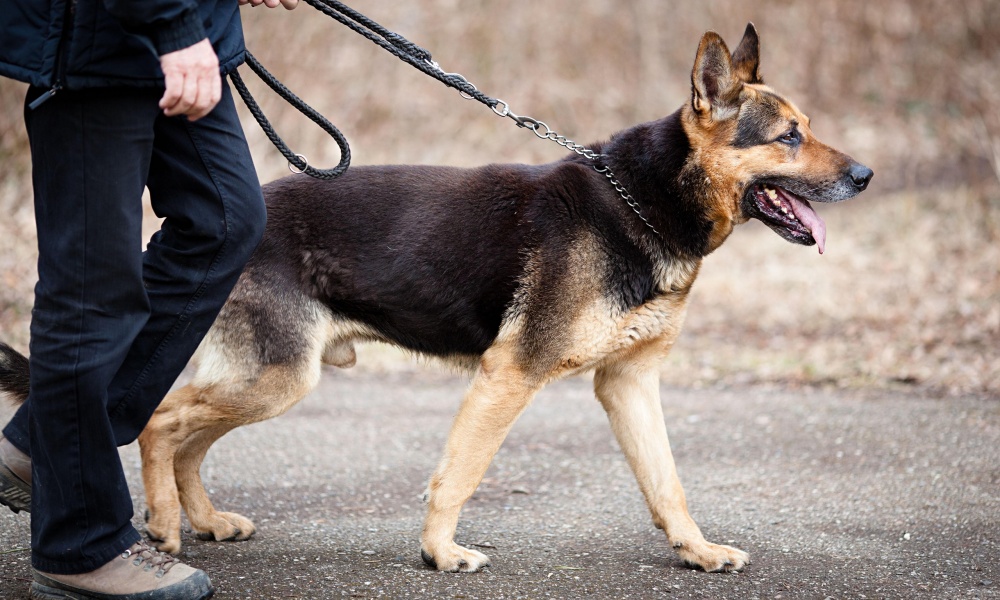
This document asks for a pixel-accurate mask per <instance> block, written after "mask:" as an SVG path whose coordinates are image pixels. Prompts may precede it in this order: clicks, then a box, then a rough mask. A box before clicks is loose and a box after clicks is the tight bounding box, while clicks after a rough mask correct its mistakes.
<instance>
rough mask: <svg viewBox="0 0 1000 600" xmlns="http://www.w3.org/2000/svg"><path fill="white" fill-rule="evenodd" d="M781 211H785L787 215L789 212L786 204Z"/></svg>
mask: <svg viewBox="0 0 1000 600" xmlns="http://www.w3.org/2000/svg"><path fill="white" fill-rule="evenodd" d="M781 212H783V213H785V214H786V215H787V214H788V209H787V208H785V207H784V206H782V207H781Z"/></svg>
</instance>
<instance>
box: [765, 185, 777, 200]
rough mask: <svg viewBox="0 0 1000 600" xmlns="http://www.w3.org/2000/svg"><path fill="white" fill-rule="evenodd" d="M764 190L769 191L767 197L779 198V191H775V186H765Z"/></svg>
mask: <svg viewBox="0 0 1000 600" xmlns="http://www.w3.org/2000/svg"><path fill="white" fill-rule="evenodd" d="M764 191H765V192H767V197H768V198H770V199H771V200H775V199H777V197H778V192H776V191H774V188H770V187H769V188H764Z"/></svg>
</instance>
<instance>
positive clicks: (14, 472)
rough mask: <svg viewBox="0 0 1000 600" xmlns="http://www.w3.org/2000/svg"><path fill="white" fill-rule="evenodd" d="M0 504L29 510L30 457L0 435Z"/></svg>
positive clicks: (16, 510) (17, 510)
mask: <svg viewBox="0 0 1000 600" xmlns="http://www.w3.org/2000/svg"><path fill="white" fill-rule="evenodd" d="M0 504H3V505H4V506H7V507H9V508H10V509H11V510H12V511H14V512H21V511H22V510H23V511H24V512H31V458H30V457H29V456H28V455H27V454H25V453H24V452H21V451H20V450H18V449H17V447H16V446H14V444H11V443H10V441H9V440H8V439H7V438H5V437H3V436H2V435H0Z"/></svg>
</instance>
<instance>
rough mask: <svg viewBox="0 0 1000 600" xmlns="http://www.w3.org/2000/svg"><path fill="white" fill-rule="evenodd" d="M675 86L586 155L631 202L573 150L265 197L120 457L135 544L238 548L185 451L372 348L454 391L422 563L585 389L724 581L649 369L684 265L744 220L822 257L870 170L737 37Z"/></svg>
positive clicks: (315, 184)
mask: <svg viewBox="0 0 1000 600" xmlns="http://www.w3.org/2000/svg"><path fill="white" fill-rule="evenodd" d="M691 83H692V93H691V100H690V102H688V103H686V104H684V105H683V106H682V107H681V108H680V109H679V110H677V111H676V112H674V113H673V114H671V115H670V116H668V117H665V118H663V119H661V120H658V121H654V122H651V123H643V124H640V125H636V126H634V127H632V128H630V129H627V130H625V131H622V132H620V133H618V134H616V135H614V136H613V137H612V138H611V140H610V141H608V142H603V143H597V144H593V145H592V146H590V149H592V150H593V151H595V152H597V153H599V155H600V156H599V158H598V159H597V161H596V162H597V163H599V164H600V167H599V168H601V169H604V168H609V169H610V170H611V172H612V173H614V177H615V178H616V179H617V180H618V181H619V182H620V184H621V187H623V188H624V189H626V190H627V191H628V192H629V193H630V194H631V200H632V202H631V203H630V202H628V201H627V200H628V199H626V198H625V195H624V194H623V193H621V192H620V190H616V188H615V186H613V185H611V184H609V181H608V179H607V177H606V176H605V175H604V174H602V172H599V171H598V170H597V168H596V167H595V161H593V160H590V159H588V158H585V157H583V156H580V155H578V154H571V155H570V156H567V157H566V158H564V159H563V160H560V161H557V162H554V163H550V164H546V165H541V166H528V165H489V166H485V167H480V168H474V169H459V168H449V167H427V166H370V167H353V168H351V169H350V170H348V171H347V172H346V174H344V175H343V176H342V177H340V178H339V179H336V180H333V181H318V180H315V179H311V178H309V177H302V176H291V177H287V178H284V179H281V180H278V181H275V182H273V183H271V184H268V185H267V186H265V188H264V191H265V196H266V198H267V200H268V223H267V230H266V233H265V235H264V239H263V241H262V242H261V245H260V247H259V248H258V249H257V251H256V253H255V254H254V255H253V257H252V258H251V259H250V261H249V263H248V264H247V267H246V270H245V271H244V273H243V275H242V278H241V279H240V281H239V283H238V284H237V286H236V288H235V289H234V291H233V293H232V295H231V296H230V298H229V301H228V302H227V303H226V305H225V307H224V308H223V309H222V312H221V314H220V315H219V318H218V320H217V321H216V323H215V324H214V325H213V327H212V329H211V330H210V331H209V332H208V334H207V337H206V338H205V340H204V341H203V343H202V345H201V347H200V348H199V350H198V353H197V355H196V360H197V363H198V368H197V371H196V372H195V374H194V376H193V380H192V381H191V382H190V383H189V384H187V385H185V386H183V387H181V388H179V389H176V390H175V391H173V392H171V393H170V394H169V395H168V396H167V397H166V399H164V401H163V403H162V404H161V406H160V407H159V409H158V410H157V411H156V413H155V414H154V415H153V417H152V419H151V420H150V422H149V424H148V426H147V427H146V429H145V430H144V432H143V433H142V435H141V436H140V438H139V444H140V448H141V453H142V474H143V480H144V483H145V488H146V499H147V503H148V506H149V513H148V520H147V530H148V534H149V536H150V537H151V538H152V539H153V540H155V541H156V542H157V543H158V546H159V548H160V549H161V550H164V551H168V552H174V553H176V552H178V551H179V550H180V547H181V540H180V525H181V508H182V507H183V508H184V510H185V511H186V512H187V515H188V517H189V519H190V522H191V526H192V527H193V529H194V530H195V532H196V533H197V534H199V536H200V537H202V538H206V539H210V538H214V539H216V540H243V539H247V538H249V537H250V536H251V535H252V534H253V533H254V525H253V523H252V522H251V521H250V520H249V519H247V518H245V517H243V516H240V515H237V514H234V513H227V512H219V511H217V510H215V508H214V507H213V506H212V503H211V502H210V501H209V499H208V496H207V495H206V492H205V488H204V486H203V484H202V482H201V477H200V474H199V469H200V466H201V463H202V460H203V459H204V457H205V453H206V452H207V451H208V449H209V447H210V446H211V445H212V444H213V443H214V442H215V441H216V440H218V439H219V438H220V437H221V436H222V435H224V434H225V433H226V432H228V431H230V430H231V429H233V428H235V427H238V426H240V425H246V424H249V423H254V422H258V421H262V420H264V419H270V418H272V417H276V416H278V415H280V414H282V413H284V412H285V411H287V410H288V409H289V408H291V407H292V406H293V405H294V404H296V403H297V402H298V401H299V400H300V399H301V398H302V397H303V396H305V395H306V394H307V393H308V392H309V391H310V390H312V389H313V388H314V387H315V386H316V384H317V382H318V381H319V379H320V367H321V365H322V364H324V363H325V364H329V365H335V366H338V367H350V366H352V365H353V364H354V363H355V351H354V344H355V343H356V342H371V341H378V342H386V343H389V344H394V345H396V346H399V347H402V348H404V349H406V350H409V351H412V352H414V353H418V354H421V355H428V356H431V357H437V358H442V359H446V360H449V361H453V362H457V363H459V364H462V365H464V366H467V367H469V368H470V369H471V370H472V371H473V372H474V375H473V379H472V383H471V385H470V387H469V389H468V392H467V393H466V395H465V398H464V400H463V401H462V403H461V407H460V409H459V411H458V413H457V415H456V417H455V420H454V423H453V424H452V427H451V432H450V434H449V435H448V440H447V444H446V446H445V449H444V456H443V458H442V459H441V462H440V464H439V466H438V467H437V470H436V471H435V472H434V473H433V475H432V476H431V479H430V483H429V486H428V489H427V496H426V498H427V503H428V511H427V517H426V521H425V523H424V527H423V533H422V535H421V554H422V556H423V559H424V561H426V563H427V564H428V565H431V566H432V567H435V568H437V569H440V570H443V571H476V570H478V569H480V568H481V567H483V566H484V565H486V564H488V562H489V559H488V558H487V557H486V556H485V555H484V554H482V553H480V552H477V551H475V550H471V549H469V548H463V547H462V546H459V545H458V544H456V543H455V541H454V534H455V528H456V524H457V521H458V516H459V511H461V509H462V506H463V505H464V504H465V502H466V501H467V500H468V499H469V497H470V496H471V495H472V494H473V492H474V491H475V489H476V487H477V486H478V485H479V482H480V481H481V479H482V477H483V474H484V473H485V471H486V469H487V467H488V466H489V464H490V461H491V460H492V458H493V455H494V454H495V453H496V451H497V449H498V448H499V447H500V445H501V443H502V442H503V440H504V437H505V436H506V435H507V433H508V431H510V428H511V426H512V425H513V424H514V421H515V420H516V419H517V417H518V416H519V415H520V414H521V412H522V411H524V409H525V408H526V407H527V406H528V404H529V403H530V402H531V399H532V398H533V397H534V395H535V394H536V392H538V390H539V389H540V388H541V387H542V386H544V385H545V384H546V383H548V382H550V381H553V380H555V379H558V378H560V377H564V376H566V375H570V374H574V373H580V372H584V371H590V370H592V371H594V372H595V375H594V389H595V392H596V395H597V398H598V400H599V401H600V402H601V404H602V406H603V407H604V409H605V410H606V411H607V413H608V417H609V419H610V422H611V428H612V430H613V431H614V433H615V435H616V436H617V439H618V442H619V444H620V446H621V448H622V451H623V452H624V453H625V456H626V457H627V459H628V463H629V465H630V466H631V468H632V470H633V471H634V473H635V476H636V478H637V479H638V483H639V487H640V488H641V490H642V493H643V494H644V495H645V498H646V502H647V504H648V506H649V509H650V511H651V512H652V517H653V523H654V524H655V525H656V527H658V528H660V529H662V530H663V531H664V532H665V533H666V536H667V540H668V543H669V544H670V546H671V547H672V548H673V549H674V550H675V551H676V552H677V554H678V555H679V556H680V558H681V559H683V560H684V561H685V562H686V563H688V564H689V565H691V566H694V567H699V568H701V569H704V570H705V571H736V570H739V569H742V568H743V567H744V566H745V565H746V564H747V563H748V561H749V556H748V555H747V554H746V553H745V552H743V551H741V550H738V549H736V548H733V547H730V546H723V545H717V544H712V543H709V542H708V541H706V540H705V538H704V537H703V536H702V534H701V531H700V530H699V529H698V526H697V525H696V524H695V523H694V521H693V520H692V519H691V517H690V516H689V515H688V511H687V506H686V502H685V498H684V491H683V489H682V488H681V484H680V481H679V480H678V478H677V472H676V470H675V468H674V461H673V458H672V456H671V453H670V445H669V442H668V440H667V431H666V428H665V426H664V418H663V413H662V409H661V406H660V395H659V375H658V368H659V365H660V362H661V360H662V359H663V358H664V356H665V355H666V354H667V352H668V351H669V350H670V348H671V346H672V345H673V343H674V340H676V339H677V335H678V334H679V332H680V330H681V325H682V323H683V321H684V315H685V311H686V308H687V299H688V293H689V291H690V290H691V285H692V284H693V283H694V280H695V277H696V275H697V274H698V269H699V267H700V265H701V261H702V258H703V257H705V256H706V255H708V254H709V253H711V252H712V251H714V250H715V249H716V248H718V247H719V245H720V244H722V242H723V241H724V240H725V239H726V238H727V237H728V236H729V234H730V233H731V232H732V230H733V227H734V226H735V225H737V224H740V223H744V222H746V221H747V220H749V219H751V218H756V219H759V220H761V221H763V222H764V223H765V224H766V225H767V226H768V227H770V228H771V229H773V230H774V231H775V232H776V233H777V234H778V235H780V236H781V237H783V238H785V239H786V240H788V241H790V242H794V243H796V244H802V245H806V246H808V245H812V244H817V245H818V246H819V250H820V252H822V251H823V246H824V242H825V237H826V230H825V226H824V224H823V221H822V220H821V219H820V217H819V216H817V214H816V213H815V212H814V211H813V209H812V208H811V207H810V204H809V203H810V202H839V201H841V200H847V199H848V198H851V197H853V196H855V195H857V194H858V193H859V192H861V191H862V190H864V189H865V187H867V185H868V182H869V181H870V179H871V177H872V171H871V170H870V169H868V168H867V167H865V166H863V165H861V164H859V163H857V162H855V161H854V160H853V159H851V158H850V157H848V156H846V155H844V154H842V153H841V152H838V151H836V150H834V149H833V148H830V147H829V146H826V145H824V144H822V143H821V142H820V141H819V140H817V139H816V137H815V136H814V135H813V134H812V131H811V130H810V128H809V118H808V117H806V116H805V115H804V114H803V113H802V112H800V111H799V109H798V108H796V107H795V105H794V104H792V103H791V102H789V101H788V100H786V99H785V98H783V97H782V96H780V95H779V94H778V93H776V92H775V91H774V90H772V89H771V88H770V87H768V86H766V85H765V84H764V82H763V81H762V79H761V76H760V71H759V42H758V37H757V31H756V30H755V28H754V27H753V25H752V24H750V25H748V26H747V29H746V32H745V34H744V36H743V39H742V41H741V42H740V44H739V45H738V46H737V47H736V50H735V52H733V53H732V54H730V51H729V49H728V48H727V47H726V44H725V42H723V40H722V38H721V37H719V35H717V34H716V33H713V32H709V33H706V34H705V35H704V37H703V38H702V39H701V44H700V45H699V47H698V52H697V55H696V56H695V61H694V68H693V71H692V73H691ZM630 204H634V205H635V206H634V207H633V206H630ZM7 352H8V353H9V352H13V351H10V350H8V351H7ZM22 358H23V357H22ZM8 364H13V363H10V361H9V360H8ZM17 364H20V365H23V363H22V362H19V363H17ZM22 368H24V367H23V366H22ZM22 381H23V379H22ZM21 390H22V391H21V394H22V395H23V393H24V386H23V385H22V386H21Z"/></svg>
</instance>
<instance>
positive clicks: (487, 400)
mask: <svg viewBox="0 0 1000 600" xmlns="http://www.w3.org/2000/svg"><path fill="white" fill-rule="evenodd" d="M499 354H500V353H499V352H496V351H495V350H490V351H487V353H486V355H485V356H484V357H483V360H482V362H481V363H480V367H479V370H478V371H477V372H476V375H475V377H474V379H473V381H472V385H471V387H470V388H469V391H468V392H467V393H466V396H465V399H464V400H463V401H462V406H461V408H459V411H458V414H457V415H456V416H455V421H454V423H453V424H452V427H451V433H449V435H448V443H447V445H446V446H445V452H444V457H443V458H442V459H441V463H440V464H439V465H438V468H437V470H436V471H435V472H434V475H433V477H431V481H430V485H429V486H428V510H427V519H426V520H425V521H424V531H423V535H422V536H421V548H420V550H421V555H422V556H423V559H424V562H426V563H427V564H428V565H430V566H432V567H435V568H437V569H438V570H441V571H452V572H454V571H469V572H471V571H478V570H479V569H480V568H482V567H484V566H486V565H488V564H489V557H487V556H486V555H485V554H483V553H482V552H477V551H475V550H470V549H468V548H463V547H462V546H459V545H458V544H456V543H455V541H454V537H455V527H456V525H457V523H458V514H459V512H460V511H461V510H462V506H463V505H464V504H465V502H466V501H467V500H468V499H469V497H470V496H472V493H473V492H474V491H475V490H476V487H477V486H478V485H479V482H480V481H482V479H483V475H484V474H485V473H486V469H487V467H489V465H490V461H492V460H493V455H494V454H496V452H497V450H498V449H499V448H500V444H501V443H503V440H504V438H505V437H507V433H508V432H509V431H510V428H511V427H512V426H513V425H514V421H515V420H517V417H518V416H519V415H520V414H521V413H522V412H523V411H524V409H525V408H526V407H527V406H528V403H529V402H531V399H532V398H533V397H534V395H535V392H536V391H537V390H538V387H539V386H538V385H537V384H535V383H534V382H531V381H529V380H528V379H527V378H526V377H525V375H524V374H523V373H522V372H521V371H520V370H519V369H517V368H516V367H514V366H513V364H512V361H508V360H506V358H507V357H505V356H504V357H498V355H499Z"/></svg>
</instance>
